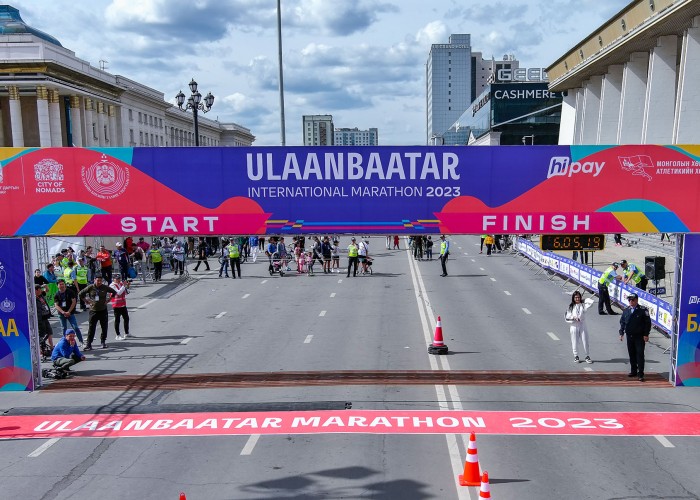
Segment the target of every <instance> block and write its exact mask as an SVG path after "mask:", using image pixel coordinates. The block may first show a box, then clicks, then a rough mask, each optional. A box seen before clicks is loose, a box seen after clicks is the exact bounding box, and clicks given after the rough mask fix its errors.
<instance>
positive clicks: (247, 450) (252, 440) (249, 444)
mask: <svg viewBox="0 0 700 500" xmlns="http://www.w3.org/2000/svg"><path fill="white" fill-rule="evenodd" d="M258 439H260V434H252V435H251V436H250V437H249V438H248V441H246V444H245V446H244V447H243V449H242V450H241V455H250V454H251V453H253V448H255V445H256V444H257V443H258Z"/></svg>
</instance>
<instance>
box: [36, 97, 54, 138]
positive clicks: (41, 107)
mask: <svg viewBox="0 0 700 500" xmlns="http://www.w3.org/2000/svg"><path fill="white" fill-rule="evenodd" d="M36 114H37V118H38V123H39V146H40V147H42V148H48V147H49V146H51V124H50V123H49V91H48V90H47V89H46V87H44V86H43V85H39V86H38V87H37V88H36Z"/></svg>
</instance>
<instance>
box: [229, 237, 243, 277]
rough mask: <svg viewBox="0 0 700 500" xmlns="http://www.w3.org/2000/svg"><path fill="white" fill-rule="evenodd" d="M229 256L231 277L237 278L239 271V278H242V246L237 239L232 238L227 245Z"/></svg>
mask: <svg viewBox="0 0 700 500" xmlns="http://www.w3.org/2000/svg"><path fill="white" fill-rule="evenodd" d="M226 251H227V252H228V258H229V261H230V263H231V277H232V278H233V279H236V271H238V279H241V247H240V245H239V244H238V243H236V240H234V239H233V238H231V242H230V243H229V244H228V245H226Z"/></svg>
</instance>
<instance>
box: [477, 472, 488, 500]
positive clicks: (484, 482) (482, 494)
mask: <svg viewBox="0 0 700 500" xmlns="http://www.w3.org/2000/svg"><path fill="white" fill-rule="evenodd" d="M479 498H491V486H489V473H488V472H486V471H484V474H483V475H482V476H481V488H479Z"/></svg>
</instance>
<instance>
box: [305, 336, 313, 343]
mask: <svg viewBox="0 0 700 500" xmlns="http://www.w3.org/2000/svg"><path fill="white" fill-rule="evenodd" d="M312 338H314V336H313V335H307V336H306V339H305V340H304V344H310V343H311V339H312Z"/></svg>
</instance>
